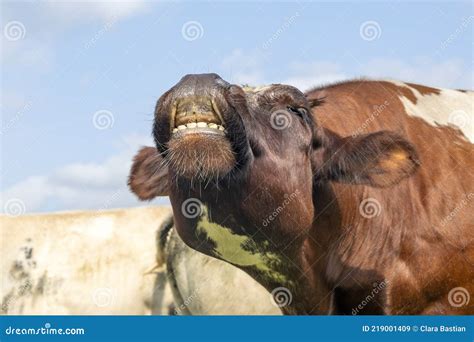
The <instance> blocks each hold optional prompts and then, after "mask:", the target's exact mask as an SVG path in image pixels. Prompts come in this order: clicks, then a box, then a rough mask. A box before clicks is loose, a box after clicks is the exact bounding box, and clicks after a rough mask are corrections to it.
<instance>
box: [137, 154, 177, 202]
mask: <svg viewBox="0 0 474 342" xmlns="http://www.w3.org/2000/svg"><path fill="white" fill-rule="evenodd" d="M128 186H129V187H130V189H131V190H132V192H133V193H134V194H135V195H137V196H138V198H139V199H141V200H143V201H144V200H152V199H153V198H155V197H157V196H168V195H169V188H168V168H167V167H166V166H164V163H163V157H162V156H161V155H160V153H159V152H158V150H157V149H156V148H154V147H143V148H142V149H141V150H140V151H138V153H137V155H136V156H135V157H134V158H133V164H132V168H131V170H130V175H129V177H128Z"/></svg>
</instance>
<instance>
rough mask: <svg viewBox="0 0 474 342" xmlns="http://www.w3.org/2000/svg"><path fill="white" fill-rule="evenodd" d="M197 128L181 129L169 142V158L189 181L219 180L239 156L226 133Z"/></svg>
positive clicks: (175, 168)
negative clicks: (191, 130) (193, 130)
mask: <svg viewBox="0 0 474 342" xmlns="http://www.w3.org/2000/svg"><path fill="white" fill-rule="evenodd" d="M223 133H224V132H222V134H219V133H214V132H211V131H210V132H206V131H205V130H196V131H195V132H185V133H184V132H183V133H182V132H178V133H175V134H173V136H172V137H171V139H170V140H169V142H168V152H167V155H166V161H167V164H168V167H169V168H170V170H171V171H172V172H173V173H175V175H177V176H179V177H184V178H186V179H188V180H198V181H208V180H212V179H214V180H217V179H219V178H222V177H224V176H225V175H227V174H228V173H229V172H230V171H231V170H232V169H233V168H234V166H235V164H236V159H235V154H234V152H233V150H232V146H231V143H230V142H229V140H228V139H227V137H226V136H225V134H223Z"/></svg>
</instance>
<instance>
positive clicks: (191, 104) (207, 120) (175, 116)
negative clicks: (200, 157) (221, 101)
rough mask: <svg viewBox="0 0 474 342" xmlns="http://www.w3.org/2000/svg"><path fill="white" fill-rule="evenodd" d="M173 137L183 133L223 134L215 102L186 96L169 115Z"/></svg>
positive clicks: (222, 125)
mask: <svg viewBox="0 0 474 342" xmlns="http://www.w3.org/2000/svg"><path fill="white" fill-rule="evenodd" d="M171 131H172V133H173V134H172V135H173V137H175V136H176V137H179V136H180V135H183V134H190V133H191V134H219V135H225V134H226V130H225V126H224V120H223V119H222V115H221V113H220V112H219V109H218V107H217V105H216V103H215V102H214V101H213V100H210V99H203V98H186V99H185V100H182V101H179V102H178V103H176V104H175V106H174V111H173V113H172V115H171Z"/></svg>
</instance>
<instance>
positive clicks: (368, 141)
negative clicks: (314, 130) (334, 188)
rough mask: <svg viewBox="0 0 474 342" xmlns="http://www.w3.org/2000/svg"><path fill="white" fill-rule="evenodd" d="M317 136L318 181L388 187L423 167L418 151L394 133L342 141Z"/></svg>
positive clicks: (330, 135) (326, 134) (327, 135)
mask: <svg viewBox="0 0 474 342" xmlns="http://www.w3.org/2000/svg"><path fill="white" fill-rule="evenodd" d="M317 136H319V137H320V139H319V142H320V145H319V146H320V147H319V148H316V149H315V150H314V151H313V156H312V159H313V160H312V161H313V168H314V169H313V170H314V173H315V176H316V179H326V180H333V181H337V182H344V183H350V184H365V185H370V186H374V187H388V186H391V185H395V184H397V183H399V182H400V181H401V180H402V179H404V178H406V177H409V176H411V175H412V174H413V173H414V172H415V171H416V169H417V168H418V166H419V165H420V162H419V159H418V153H417V152H416V150H415V147H414V146H413V145H412V144H411V143H409V142H408V141H407V140H406V139H404V138H403V137H401V136H400V135H398V134H396V133H393V132H389V131H379V132H375V133H371V134H366V135H360V136H349V137H345V138H341V137H339V136H337V135H336V134H335V133H332V132H330V131H325V132H324V133H321V132H319V134H317ZM321 137H322V138H321Z"/></svg>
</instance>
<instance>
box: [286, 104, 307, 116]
mask: <svg viewBox="0 0 474 342" xmlns="http://www.w3.org/2000/svg"><path fill="white" fill-rule="evenodd" d="M286 108H287V109H288V110H289V111H290V112H292V113H295V114H296V115H298V116H300V117H303V116H304V115H305V114H306V109H305V108H303V107H293V106H288V107H286Z"/></svg>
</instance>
